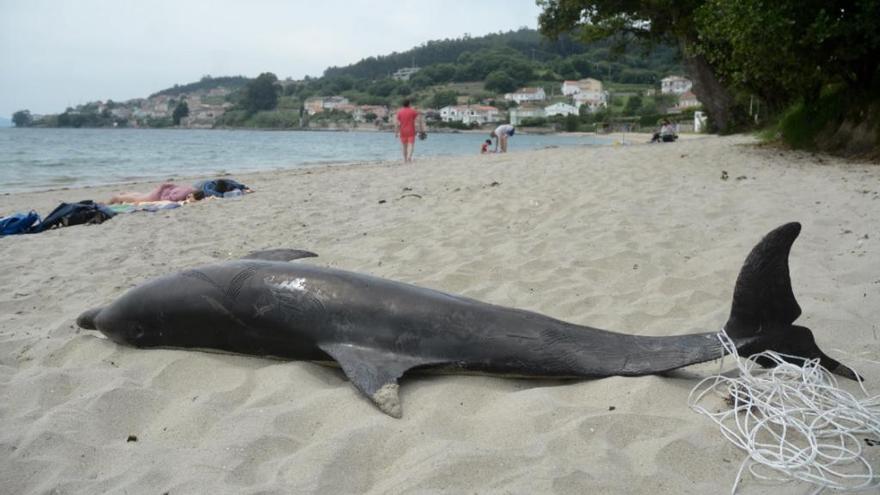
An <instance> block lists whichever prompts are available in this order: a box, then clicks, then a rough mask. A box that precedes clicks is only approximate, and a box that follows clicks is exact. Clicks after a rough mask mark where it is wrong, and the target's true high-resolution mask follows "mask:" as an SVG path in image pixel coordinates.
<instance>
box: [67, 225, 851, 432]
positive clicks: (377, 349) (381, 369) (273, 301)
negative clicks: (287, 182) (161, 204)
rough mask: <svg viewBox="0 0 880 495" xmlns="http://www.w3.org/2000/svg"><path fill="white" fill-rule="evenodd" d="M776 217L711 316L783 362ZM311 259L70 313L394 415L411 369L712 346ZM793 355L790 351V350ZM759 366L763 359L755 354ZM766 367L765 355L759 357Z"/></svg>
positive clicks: (194, 280) (555, 370)
mask: <svg viewBox="0 0 880 495" xmlns="http://www.w3.org/2000/svg"><path fill="white" fill-rule="evenodd" d="M800 230H801V226H800V224H798V223H788V224H785V225H782V226H781V227H778V228H776V229H775V230H773V231H772V232H770V233H769V234H767V235H766V236H765V237H764V238H763V239H762V240H761V241H760V242H759V243H758V244H757V245H756V246H755V247H754V248H753V249H752V251H751V253H750V254H749V255H748V257H747V258H746V260H745V263H744V264H743V267H742V270H741V271H740V274H739V277H738V278H737V281H736V286H735V290H734V294H733V303H732V307H731V311H730V317H729V319H728V320H727V323H726V324H725V325H724V327H723V328H724V329H725V330H726V332H727V335H728V336H729V337H730V339H731V340H732V341H733V343H734V344H735V346H736V348H737V350H738V352H739V353H740V354H741V355H744V356H749V355H752V354H756V353H759V352H762V351H765V350H773V351H777V352H779V353H784V354H786V355H787V357H786V358H785V359H787V360H797V359H816V358H817V359H819V361H820V363H821V364H822V366H824V367H825V368H827V369H828V370H829V371H831V372H833V373H836V374H838V375H841V376H844V377H847V378H851V379H858V378H859V377H858V375H856V374H855V372H853V371H852V370H850V368H848V367H847V366H844V365H842V364H841V363H839V362H837V361H835V360H834V359H832V358H831V357H829V356H827V355H826V354H825V353H823V352H822V351H821V350H820V349H819V347H818V346H817V345H816V342H815V340H814V338H813V334H812V332H811V330H810V329H808V328H806V327H802V326H797V325H793V323H794V321H795V320H796V319H797V318H798V316H800V314H801V309H800V307H799V306H798V303H797V301H796V299H795V296H794V293H793V292H792V288H791V279H790V275H789V269H788V256H789V253H790V250H791V246H792V243H793V242H794V240H795V238H796V237H797V236H798V234H799V233H800ZM313 256H317V255H315V254H314V253H311V252H308V251H300V250H291V249H275V250H270V251H258V252H255V253H251V254H250V255H248V256H246V257H245V258H243V259H240V260H234V261H227V262H222V263H217V264H212V265H207V266H202V267H199V268H193V269H190V270H186V271H183V272H180V273H177V274H173V275H168V276H164V277H161V278H157V279H155V280H152V281H149V282H146V283H144V284H143V285H140V286H138V287H135V288H133V289H131V290H129V291H128V292H127V293H125V294H124V295H123V296H122V297H120V298H118V299H117V300H116V301H114V302H113V303H111V304H109V305H107V306H104V307H99V308H95V309H91V310H88V311H86V312H84V313H82V315H80V316H79V318H77V324H78V325H79V326H80V327H82V328H84V329H88V330H99V331H100V332H102V333H103V334H105V335H106V336H107V337H109V338H110V339H111V340H113V341H114V342H117V343H119V344H124V345H130V346H135V347H139V348H154V347H159V348H190V349H212V350H219V351H226V352H233V353H241V354H250V355H257V356H274V357H279V358H286V359H294V360H307V361H316V362H327V361H330V362H334V361H335V363H337V364H338V365H339V366H340V367H341V368H342V370H343V371H344V373H345V375H346V376H347V377H348V379H349V380H350V381H351V383H352V384H354V386H355V387H356V388H357V389H358V390H360V391H361V392H362V393H363V394H364V395H366V396H367V397H368V398H369V399H370V400H372V401H373V402H374V403H375V405H376V406H378V408H379V409H380V410H382V411H383V412H385V413H386V414H388V415H390V416H393V417H396V418H399V417H401V415H402V409H401V405H400V399H399V397H398V383H397V380H398V378H400V377H401V376H402V375H403V374H404V373H406V372H407V371H410V370H414V369H440V370H444V371H452V372H483V373H492V374H501V375H516V376H527V377H528V376H531V377H556V378H598V377H605V376H613V375H622V376H637V375H647V374H654V373H663V372H667V371H670V370H674V369H677V368H681V367H684V366H688V365H691V364H695V363H700V362H704V361H710V360H714V359H717V358H719V357H721V356H722V355H723V354H724V352H725V350H724V348H723V346H722V344H721V342H720V340H719V332H717V331H716V332H706V333H697V334H689V335H677V336H668V337H650V336H640V335H628V334H622V333H616V332H611V331H607V330H601V329H598V328H592V327H588V326H582V325H576V324H573V323H567V322H564V321H560V320H557V319H554V318H550V317H548V316H544V315H541V314H538V313H534V312H530V311H524V310H520V309H512V308H507V307H503V306H496V305H492V304H487V303H484V302H480V301H477V300H474V299H468V298H465V297H460V296H456V295H452V294H447V293H444V292H440V291H437V290H431V289H426V288H422V287H417V286H414V285H410V284H405V283H401V282H395V281H391V280H386V279H382V278H377V277H373V276H368V275H363V274H358V273H353V272H347V271H342V270H337V269H331V268H325V267H319V266H314V265H310V264H306V263H297V262H291V261H293V260H296V259H301V258H308V257H313ZM795 356H798V357H795ZM762 364H764V363H762ZM767 364H769V363H767Z"/></svg>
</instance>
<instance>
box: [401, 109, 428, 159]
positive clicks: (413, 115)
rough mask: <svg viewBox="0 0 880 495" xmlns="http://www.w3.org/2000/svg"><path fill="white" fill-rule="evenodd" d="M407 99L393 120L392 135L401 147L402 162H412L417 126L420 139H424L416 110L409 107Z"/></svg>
mask: <svg viewBox="0 0 880 495" xmlns="http://www.w3.org/2000/svg"><path fill="white" fill-rule="evenodd" d="M410 104H411V103H410V101H409V99H406V100H403V108H401V109H400V110H398V111H397V118H396V119H395V120H394V135H395V136H396V137H399V138H400V143H401V145H403V161H404V163H409V162H411V161H412V156H413V151H414V150H415V145H416V127H417V126H418V128H419V129H418V131H419V134H420V135H421V136H420V137H421V138H422V139H424V134H425V128H424V123H423V122H422V119H420V118H419V117H420V114H419V112H418V110H416V109H414V108H412V107H410Z"/></svg>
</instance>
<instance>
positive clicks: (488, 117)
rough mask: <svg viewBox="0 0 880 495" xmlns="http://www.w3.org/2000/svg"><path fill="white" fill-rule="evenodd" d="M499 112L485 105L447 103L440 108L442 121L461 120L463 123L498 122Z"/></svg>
mask: <svg viewBox="0 0 880 495" xmlns="http://www.w3.org/2000/svg"><path fill="white" fill-rule="evenodd" d="M500 117H501V112H500V110H498V109H497V108H495V107H490V106H486V105H449V106H446V107H443V108H441V109H440V120H442V121H443V122H463V123H465V124H471V123H477V124H486V123H488V122H498V121H499V120H500Z"/></svg>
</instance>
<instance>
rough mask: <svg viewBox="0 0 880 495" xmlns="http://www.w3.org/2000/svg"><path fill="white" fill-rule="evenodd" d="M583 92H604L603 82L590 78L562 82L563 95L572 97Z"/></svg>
mask: <svg viewBox="0 0 880 495" xmlns="http://www.w3.org/2000/svg"><path fill="white" fill-rule="evenodd" d="M582 92H593V93H601V92H602V81H600V80H598V79H593V78H591V77H588V78H586V79H581V80H578V81H562V94H564V95H565V96H572V95H576V94H578V93H582Z"/></svg>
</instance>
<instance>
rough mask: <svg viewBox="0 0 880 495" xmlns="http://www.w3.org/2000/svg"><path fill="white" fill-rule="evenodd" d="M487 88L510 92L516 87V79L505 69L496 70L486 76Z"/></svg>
mask: <svg viewBox="0 0 880 495" xmlns="http://www.w3.org/2000/svg"><path fill="white" fill-rule="evenodd" d="M485 84H486V89H488V90H489V91H494V92H496V93H510V92H511V91H513V90H515V89H516V85H517V84H516V80H514V78H513V77H511V76H510V74H508V73H507V72H505V71H503V70H496V71H494V72H491V73H489V75H487V76H486V81H485Z"/></svg>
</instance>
